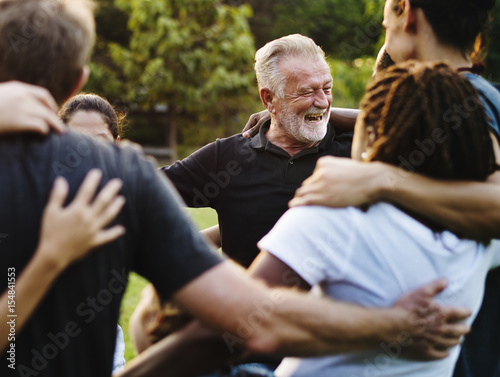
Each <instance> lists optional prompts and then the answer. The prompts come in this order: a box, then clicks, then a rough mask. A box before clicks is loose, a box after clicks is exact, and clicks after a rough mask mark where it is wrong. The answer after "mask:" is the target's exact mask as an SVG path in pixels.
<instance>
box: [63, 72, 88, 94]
mask: <svg viewBox="0 0 500 377" xmlns="http://www.w3.org/2000/svg"><path fill="white" fill-rule="evenodd" d="M89 76H90V68H89V66H87V65H86V66H85V67H83V68H82V71H81V72H80V77H79V78H78V81H77V82H76V84H75V86H74V88H73V90H72V91H71V92H70V93H69V96H68V98H66V99H69V98H71V97H73V96H74V95H75V94H77V93H78V92H79V91H80V89H82V88H83V87H84V86H85V84H86V83H87V81H88V79H89Z"/></svg>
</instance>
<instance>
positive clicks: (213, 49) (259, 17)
mask: <svg viewBox="0 0 500 377" xmlns="http://www.w3.org/2000/svg"><path fill="white" fill-rule="evenodd" d="M97 2H98V5H99V6H98V9H97V12H96V20H97V32H98V38H97V43H96V48H95V52H94V56H93V59H92V63H91V66H92V76H91V80H90V84H89V86H88V87H87V90H92V91H95V92H98V93H99V94H102V95H104V96H106V97H107V98H108V99H110V100H111V102H113V103H125V104H127V106H129V107H130V108H131V109H132V111H131V113H132V114H135V113H136V110H137V109H142V110H141V111H149V109H154V108H155V106H156V105H162V109H164V110H165V109H166V111H167V112H166V113H164V115H163V123H164V124H165V125H167V124H169V123H171V124H174V125H175V124H178V126H179V127H178V129H179V131H180V134H179V135H178V136H176V135H175V133H172V134H171V135H170V137H169V139H170V141H172V139H179V140H180V141H181V143H183V144H188V145H194V146H200V145H203V144H205V143H207V142H209V141H212V140H214V139H215V138H216V137H223V136H228V135H230V134H233V133H235V132H238V131H240V130H241V128H242V126H243V124H244V123H245V122H246V120H247V119H248V115H249V114H251V113H252V112H255V111H259V110H260V109H261V105H260V101H259V98H258V91H257V88H256V82H255V74H254V72H253V56H254V53H255V48H256V47H257V48H260V47H261V46H263V45H264V44H265V43H267V42H269V41H270V40H272V39H275V38H278V37H281V36H283V35H287V34H292V33H300V34H304V35H307V36H310V37H311V38H313V39H314V40H315V41H316V43H318V44H319V45H321V46H322V48H323V49H324V50H325V52H326V53H327V56H328V58H329V60H330V64H331V67H332V73H333V76H334V79H335V87H334V96H335V103H334V105H335V106H349V107H355V106H357V103H358V101H359V99H360V97H361V95H362V94H363V90H364V86H365V85H366V83H367V82H368V81H369V80H370V75H371V68H372V66H371V63H372V60H370V59H373V58H374V57H375V55H376V53H377V51H378V48H379V47H380V46H381V44H382V43H383V40H384V35H383V30H382V28H381V22H382V13H383V6H384V2H385V0H350V1H344V0H314V1H310V0H274V1H268V0H183V1H182V0H97ZM499 38H500V2H497V4H496V6H495V9H494V12H493V23H492V31H491V35H490V44H489V53H488V55H487V58H486V66H487V72H486V75H485V76H486V77H487V78H488V79H490V80H492V81H496V82H500V68H499V67H500V45H499V44H498V43H496V41H497V40H498V39H499ZM131 128H132V129H133V128H134V124H132V125H131ZM175 129H176V128H175V127H173V130H174V131H175ZM162 138H163V136H162ZM157 139H158V138H157Z"/></svg>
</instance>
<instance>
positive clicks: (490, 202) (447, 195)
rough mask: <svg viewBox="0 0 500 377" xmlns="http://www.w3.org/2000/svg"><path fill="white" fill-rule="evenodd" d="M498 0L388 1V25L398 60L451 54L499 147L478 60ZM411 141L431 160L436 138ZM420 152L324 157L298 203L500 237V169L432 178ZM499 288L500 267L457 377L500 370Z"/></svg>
mask: <svg viewBox="0 0 500 377" xmlns="http://www.w3.org/2000/svg"><path fill="white" fill-rule="evenodd" d="M494 5H495V0H475V1H472V0H387V1H386V3H385V9H384V23H383V25H384V27H385V28H386V40H385V46H386V49H387V52H388V54H389V55H390V56H391V58H392V59H393V60H394V61H395V62H396V63H399V62H403V61H405V60H408V59H416V60H419V61H446V62H447V63H448V64H450V65H451V66H452V67H453V68H455V69H456V70H457V71H460V72H461V73H462V74H463V75H464V76H465V77H466V78H467V79H469V80H470V81H471V83H472V84H473V85H474V86H475V87H476V88H477V89H478V90H479V93H480V96H481V100H482V102H483V104H484V106H485V110H486V113H487V115H488V118H489V119H488V124H489V125H490V132H491V136H492V140H493V142H494V144H495V145H496V147H497V145H498V143H497V140H496V139H497V137H498V136H499V128H498V127H499V124H500V93H499V92H498V90H497V88H495V87H494V86H492V85H491V84H490V83H489V82H487V81H486V80H484V79H483V78H481V77H480V76H479V75H478V74H477V73H479V68H480V66H478V65H477V64H476V65H475V64H473V62H474V61H476V60H477V59H478V58H479V57H480V55H481V54H480V52H481V45H482V44H484V41H485V38H484V37H485V31H486V30H487V26H488V23H489V11H490V10H491V9H492V8H493V6H494ZM470 106H471V105H470V104H469V103H468V98H467V97H463V98H460V99H459V101H458V102H457V103H455V104H453V106H452V107H450V108H449V109H447V110H446V111H445V112H444V113H443V114H440V115H439V117H444V118H445V119H446V120H447V121H448V122H449V123H450V124H455V125H457V126H458V125H460V124H461V122H463V121H464V119H466V118H467V116H468V114H469V108H470ZM411 147H412V150H415V148H417V150H418V151H419V154H420V153H422V154H423V155H424V159H427V158H429V157H428V155H432V153H433V151H432V148H431V145H430V144H420V147H419V146H418V145H417V143H416V142H413V143H411ZM476 147H477V146H476V145H473V143H472V142H469V144H468V145H467V149H469V148H476ZM479 147H481V146H479ZM416 155H417V151H415V154H414V155H413V159H408V160H405V161H399V163H398V165H397V166H394V165H389V164H383V163H379V162H376V163H370V164H366V163H361V162H357V161H353V160H347V159H336V158H332V157H325V158H322V159H320V160H319V161H318V163H317V165H316V169H315V172H314V173H313V175H312V176H311V177H310V178H309V179H307V180H306V181H304V183H303V185H302V187H301V188H300V189H298V190H297V192H296V194H295V198H294V199H293V200H292V201H291V202H290V205H291V206H292V207H293V206H299V205H326V206H331V207H344V206H359V205H363V204H367V203H374V202H377V201H388V202H391V203H397V204H398V205H399V206H401V207H404V208H407V209H409V210H411V211H415V212H416V213H419V214H420V215H421V216H424V217H426V218H431V219H433V221H435V222H436V223H440V224H444V225H445V226H446V227H448V228H450V229H452V230H454V231H458V232H462V233H464V234H467V235H469V236H474V237H486V238H488V237H496V238H499V237H500V185H499V182H500V173H498V172H497V173H494V174H492V175H491V176H490V177H489V178H488V179H487V181H486V182H481V183H479V182H467V181H463V180H462V181H459V182H457V181H454V182H449V181H444V180H436V179H431V178H429V177H424V176H422V175H420V174H409V173H408V171H407V170H408V169H409V170H410V171H412V170H413V169H414V168H415V167H416V165H418V163H419V162H420V160H419V159H418V158H417V159H415V157H416ZM498 155H499V153H498V149H497V158H498ZM499 291H500V269H499V268H497V269H495V270H492V271H491V272H490V273H489V275H488V278H487V280H486V291H485V295H484V302H483V304H482V308H481V310H480V312H479V314H478V316H477V319H476V321H475V322H474V324H473V326H472V331H471V332H470V334H468V335H467V337H466V338H465V342H464V346H463V350H462V354H461V356H460V358H459V360H458V362H457V367H456V370H455V374H454V376H455V377H476V376H481V377H494V376H500V321H498V318H500V298H499V293H498V292H499Z"/></svg>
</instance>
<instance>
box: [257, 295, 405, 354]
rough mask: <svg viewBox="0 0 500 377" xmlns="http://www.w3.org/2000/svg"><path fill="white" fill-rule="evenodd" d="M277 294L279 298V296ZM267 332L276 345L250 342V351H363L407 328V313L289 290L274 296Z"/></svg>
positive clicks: (390, 339)
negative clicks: (361, 305) (275, 302)
mask: <svg viewBox="0 0 500 377" xmlns="http://www.w3.org/2000/svg"><path fill="white" fill-rule="evenodd" d="M280 296H281V297H280ZM274 297H280V298H278V299H277V300H278V302H279V304H277V305H276V306H275V311H274V313H273V314H274V315H273V317H274V318H273V320H272V321H271V322H270V324H269V328H268V329H264V331H265V332H266V333H268V334H272V333H273V332H274V339H277V340H278V343H277V344H274V345H272V346H271V347H270V348H269V349H266V348H265V347H264V348H262V349H260V346H255V345H254V344H250V349H251V350H253V351H254V352H258V351H259V350H260V351H261V352H264V353H267V352H272V353H273V354H275V355H278V356H285V355H288V356H299V357H308V356H320V355H332V354H339V353H346V352H356V351H361V350H367V349H371V348H374V347H377V346H379V345H380V344H381V343H383V342H392V341H396V340H397V339H398V337H399V335H400V334H401V333H402V332H406V331H409V332H410V331H411V330H410V327H411V319H410V318H409V315H408V312H406V311H404V310H399V309H398V308H390V309H367V308H363V307H359V306H355V305H351V304H347V303H340V302H335V301H333V300H330V299H328V298H322V299H318V298H316V297H313V296H308V297H303V296H302V295H301V296H300V298H299V297H297V296H296V294H295V293H294V292H291V291H290V290H282V291H281V292H280V294H279V295H278V296H274Z"/></svg>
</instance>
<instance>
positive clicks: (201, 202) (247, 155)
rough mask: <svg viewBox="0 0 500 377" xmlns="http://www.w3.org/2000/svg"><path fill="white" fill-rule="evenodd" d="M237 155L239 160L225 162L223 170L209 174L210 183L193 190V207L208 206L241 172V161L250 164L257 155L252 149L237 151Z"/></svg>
mask: <svg viewBox="0 0 500 377" xmlns="http://www.w3.org/2000/svg"><path fill="white" fill-rule="evenodd" d="M238 153H240V154H241V160H240V159H238V160H236V159H234V160H230V161H228V162H227V164H226V166H225V167H224V169H222V170H219V171H217V172H214V171H211V172H209V173H208V175H209V177H210V181H209V182H207V183H205V184H204V185H203V188H202V189H200V188H197V187H195V188H193V190H192V192H193V194H194V196H193V205H194V206H195V207H207V206H208V205H209V204H210V200H211V199H214V198H216V197H217V196H218V195H219V194H220V192H221V190H223V189H224V188H226V187H227V186H228V185H229V184H230V183H231V179H232V178H233V177H236V176H238V175H240V174H241V173H242V172H243V167H242V166H241V161H246V162H252V161H253V160H254V159H255V157H256V155H257V154H256V152H255V150H253V149H252V148H249V149H248V150H244V149H238Z"/></svg>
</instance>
